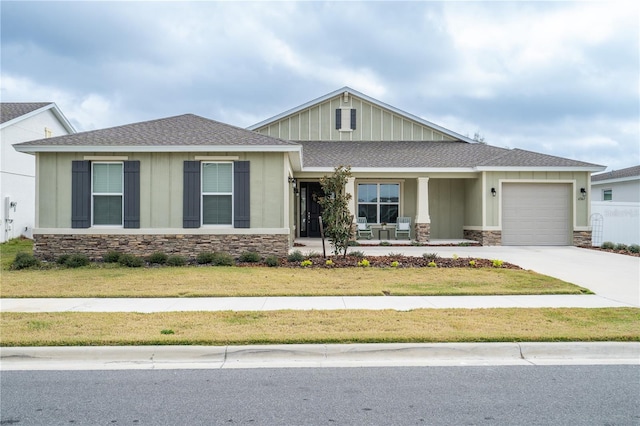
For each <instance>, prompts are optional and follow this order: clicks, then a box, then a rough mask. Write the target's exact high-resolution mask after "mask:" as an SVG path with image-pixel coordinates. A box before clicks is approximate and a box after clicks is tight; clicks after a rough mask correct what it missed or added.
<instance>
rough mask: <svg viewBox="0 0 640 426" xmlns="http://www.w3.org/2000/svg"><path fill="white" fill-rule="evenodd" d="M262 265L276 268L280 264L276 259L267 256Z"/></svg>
mask: <svg viewBox="0 0 640 426" xmlns="http://www.w3.org/2000/svg"><path fill="white" fill-rule="evenodd" d="M264 263H265V264H266V265H267V266H268V267H270V268H273V267H274V266H278V265H279V264H280V261H278V258H277V257H275V256H268V257H267V258H266V259H265V260H264Z"/></svg>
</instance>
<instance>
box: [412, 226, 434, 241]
mask: <svg viewBox="0 0 640 426" xmlns="http://www.w3.org/2000/svg"><path fill="white" fill-rule="evenodd" d="M414 232H415V240H416V241H417V242H419V243H427V242H429V238H430V237H431V224H430V223H416V225H415V227H414Z"/></svg>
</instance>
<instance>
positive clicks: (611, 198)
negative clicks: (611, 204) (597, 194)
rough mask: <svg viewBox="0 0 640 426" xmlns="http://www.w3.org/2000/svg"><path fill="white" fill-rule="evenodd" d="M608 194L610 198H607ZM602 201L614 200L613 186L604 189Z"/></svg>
mask: <svg viewBox="0 0 640 426" xmlns="http://www.w3.org/2000/svg"><path fill="white" fill-rule="evenodd" d="M607 193H608V194H607ZM607 195H609V199H607ZM602 201H613V188H606V189H603V190H602Z"/></svg>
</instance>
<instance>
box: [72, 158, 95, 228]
mask: <svg viewBox="0 0 640 426" xmlns="http://www.w3.org/2000/svg"><path fill="white" fill-rule="evenodd" d="M90 226H91V161H72V162H71V227H72V228H89V227H90Z"/></svg>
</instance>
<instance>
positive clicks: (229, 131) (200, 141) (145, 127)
mask: <svg viewBox="0 0 640 426" xmlns="http://www.w3.org/2000/svg"><path fill="white" fill-rule="evenodd" d="M229 147H232V148H233V150H234V151H299V150H300V145H298V144H297V143H295V142H291V141H285V140H282V139H277V138H273V137H270V136H265V135H261V134H259V133H257V132H252V131H249V130H245V129H242V128H240V127H235V126H231V125H229V124H224V123H220V122H218V121H214V120H209V119H207V118H203V117H199V116H197V115H193V114H184V115H178V116H175V117H169V118H162V119H157V120H151V121H144V122H140V123H133V124H127V125H123V126H117V127H111V128H107V129H100V130H92V131H88V132H81V133H76V134H74V135H66V136H58V137H54V138H47V139H40V140H36V141H30V142H24V143H20V144H16V145H15V148H16V150H18V151H21V152H56V151H83V152H88V151H97V152H123V151H129V152H134V151H135V152H141V151H149V152H151V151H155V152H158V151H163V152H175V151H221V150H225V151H229V150H230V148H229Z"/></svg>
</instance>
